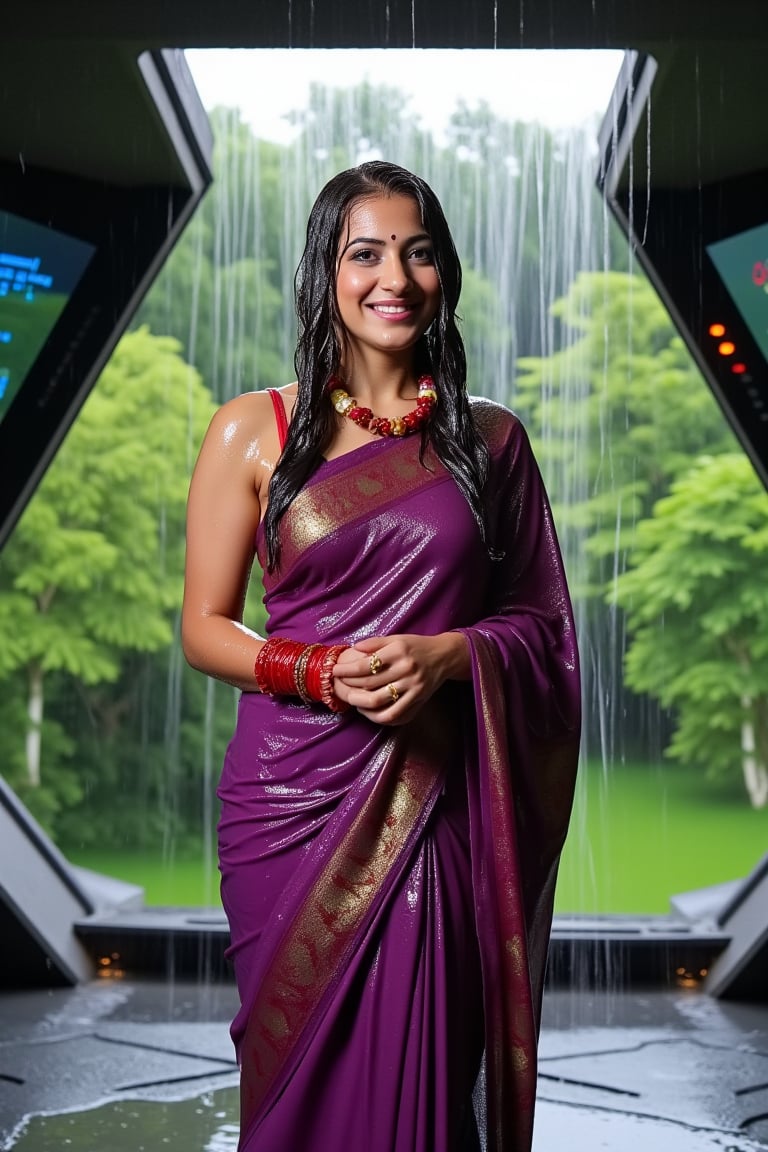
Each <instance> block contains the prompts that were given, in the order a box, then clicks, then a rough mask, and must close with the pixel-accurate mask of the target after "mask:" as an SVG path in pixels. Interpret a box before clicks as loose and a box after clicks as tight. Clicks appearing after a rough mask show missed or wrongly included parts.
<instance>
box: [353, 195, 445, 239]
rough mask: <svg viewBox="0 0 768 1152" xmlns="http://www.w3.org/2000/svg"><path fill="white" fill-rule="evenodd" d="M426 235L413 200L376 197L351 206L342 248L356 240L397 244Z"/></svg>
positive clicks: (400, 197) (408, 198)
mask: <svg viewBox="0 0 768 1152" xmlns="http://www.w3.org/2000/svg"><path fill="white" fill-rule="evenodd" d="M424 235H426V232H425V228H424V224H423V223H422V220H421V213H420V211H419V206H418V204H417V203H416V201H415V200H412V199H411V198H410V196H374V197H371V198H370V199H366V200H358V201H357V203H356V204H353V205H352V207H351V209H350V212H349V216H348V219H347V226H346V228H345V229H344V232H343V234H342V237H341V247H342V248H345V247H346V246H347V245H348V244H349V243H353V242H354V240H355V239H356V238H357V237H362V238H366V239H378V240H379V241H381V242H382V243H385V242H387V241H391V243H393V244H395V243H397V242H398V241H400V242H402V243H404V242H406V241H407V239H408V238H409V237H413V236H424Z"/></svg>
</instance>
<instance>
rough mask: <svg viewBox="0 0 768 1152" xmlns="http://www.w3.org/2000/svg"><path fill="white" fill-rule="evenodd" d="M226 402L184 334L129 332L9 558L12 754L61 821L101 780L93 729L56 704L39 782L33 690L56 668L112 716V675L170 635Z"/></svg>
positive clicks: (5, 669)
mask: <svg viewBox="0 0 768 1152" xmlns="http://www.w3.org/2000/svg"><path fill="white" fill-rule="evenodd" d="M212 411H213V405H212V403H211V400H210V397H209V395H208V393H207V392H206V390H205V389H204V388H203V387H202V385H201V383H200V380H199V378H198V376H197V374H196V373H195V372H194V371H193V370H192V369H190V368H189V366H188V365H186V364H184V362H183V361H182V360H181V358H180V357H179V355H178V345H177V344H176V342H175V341H174V340H172V339H169V338H168V337H156V336H151V335H150V334H149V333H148V332H147V331H146V330H141V331H138V332H135V333H132V334H130V335H128V336H126V337H125V338H124V339H123V340H122V341H121V343H120V345H119V346H118V348H117V350H116V351H115V353H114V355H113V357H112V359H111V360H110V362H109V364H108V365H107V367H106V368H105V370H104V372H103V374H102V376H101V378H100V380H99V381H98V383H97V385H96V387H95V389H94V391H93V393H92V394H91V396H90V397H89V399H88V401H87V402H86V404H85V406H84V408H83V410H82V413H81V414H80V416H79V418H78V420H77V421H76V422H75V424H74V425H73V427H72V429H71V431H70V433H69V435H68V437H67V439H66V441H65V443H64V445H63V446H62V448H61V449H60V451H59V454H58V455H57V457H56V459H55V461H54V462H53V464H52V465H51V467H50V469H49V471H48V473H47V475H46V476H45V477H44V479H43V481H42V483H41V485H40V488H39V490H38V492H37V494H36V496H35V499H34V500H33V501H32V502H31V503H30V505H29V507H28V508H27V510H26V512H25V514H24V516H23V517H22V519H21V520H20V522H19V524H18V526H17V528H16V530H15V532H14V535H13V537H12V539H11V541H10V542H9V544H8V545H7V546H6V548H5V549H4V551H3V553H2V556H1V557H0V592H1V593H2V595H0V678H2V679H3V680H4V681H7V682H12V684H13V688H12V690H11V692H10V694H9V699H10V700H11V701H12V704H13V709H14V723H12V724H11V725H10V726H9V727H5V726H3V728H2V733H1V734H0V748H1V749H2V762H3V765H4V768H5V771H6V773H7V774H8V776H9V779H10V782H11V783H12V784H13V785H14V786H15V787H18V788H21V789H22V790H23V791H24V792H25V795H26V796H27V798H28V799H29V800H30V806H31V807H32V808H33V810H34V811H35V813H36V815H38V817H39V818H40V819H41V820H43V822H44V823H47V824H48V825H49V826H51V824H52V823H53V822H55V821H54V817H56V816H57V814H58V813H60V812H62V811H63V810H65V809H66V808H67V807H70V808H71V807H73V806H74V805H75V804H77V803H78V802H79V801H80V799H81V797H82V795H83V793H84V792H85V791H87V783H84V782H83V776H82V772H81V765H80V764H78V768H77V770H75V769H74V768H73V767H69V768H68V767H67V764H66V762H67V761H68V760H70V761H71V760H73V758H74V753H75V749H77V754H78V758H80V757H81V756H82V751H83V749H82V741H81V740H80V739H77V740H76V739H75V736H74V732H77V728H75V729H74V730H73V729H72V728H71V727H70V725H69V724H68V723H65V722H63V721H64V718H63V717H61V718H60V716H59V715H57V711H56V707H54V708H53V709H52V711H51V715H50V719H48V718H45V719H44V720H43V728H42V732H41V736H42V741H43V745H42V746H43V764H42V772H41V775H42V780H43V783H42V785H41V786H40V787H37V785H36V780H35V777H36V774H37V765H35V764H33V763H31V762H30V760H29V755H30V754H27V755H24V753H23V752H22V749H24V748H25V742H26V736H27V732H28V731H29V729H30V726H32V725H34V724H35V723H36V722H35V721H33V720H30V719H28V718H27V717H25V718H24V722H23V723H22V722H21V711H20V702H21V700H22V699H23V698H24V695H25V694H26V693H28V692H31V691H32V687H31V686H32V683H33V681H34V682H35V683H37V682H38V680H39V678H40V677H41V675H44V680H43V681H42V683H45V684H51V685H52V686H53V692H52V700H51V701H49V704H50V703H53V704H56V702H57V701H58V702H59V703H61V701H62V700H63V699H66V691H65V685H66V683H67V682H71V683H72V684H73V685H76V686H77V693H78V695H79V697H80V698H81V699H82V702H83V704H84V706H85V707H86V708H87V709H88V710H89V711H90V713H91V715H92V716H94V717H95V716H98V715H100V714H101V715H102V717H103V711H102V709H101V708H100V706H99V699H100V694H101V695H103V685H104V684H105V683H110V682H117V681H119V679H120V678H121V676H122V675H124V672H125V661H126V658H127V654H129V653H133V652H145V653H152V652H158V651H167V650H168V648H169V647H170V645H171V643H172V641H173V637H174V628H175V624H174V621H175V617H176V616H177V614H178V609H179V605H180V602H181V589H182V572H183V523H184V509H185V504H186V493H187V486H188V477H189V474H190V471H191V467H192V462H193V458H194V453H195V451H196V449H197V446H198V444H199V442H200V440H201V438H202V435H203V432H204V430H205V427H206V425H207V422H208V420H209V419H210V416H211V414H212ZM28 685H29V687H28ZM97 689H98V691H97ZM57 694H58V695H57ZM112 707H114V702H113V703H112ZM29 709H30V711H29V715H32V716H33V715H34V708H33V705H32V704H31V703H30V705H29ZM65 732H67V733H69V735H67V736H65V735H64V733H65ZM122 739H124V736H123V737H122Z"/></svg>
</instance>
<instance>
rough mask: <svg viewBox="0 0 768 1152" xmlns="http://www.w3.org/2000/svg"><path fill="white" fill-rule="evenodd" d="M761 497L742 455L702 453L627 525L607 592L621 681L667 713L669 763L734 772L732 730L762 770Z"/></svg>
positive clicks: (765, 614) (767, 748)
mask: <svg viewBox="0 0 768 1152" xmlns="http://www.w3.org/2000/svg"><path fill="white" fill-rule="evenodd" d="M766 558H768V494H766V492H765V491H764V490H763V488H762V486H761V485H760V483H759V481H758V479H757V477H756V476H755V473H754V471H753V469H752V466H751V464H750V463H749V461H748V460H747V459H746V457H744V456H743V455H740V454H739V455H737V454H733V453H728V454H725V455H722V456H718V457H703V458H701V459H700V460H698V461H697V462H696V463H695V465H694V466H693V467H692V468H691V469H690V470H689V471H688V472H687V473H686V474H685V475H683V476H682V477H680V479H678V480H677V481H675V483H673V484H672V487H671V490H670V494H669V495H668V496H666V497H664V498H663V499H661V500H659V501H658V503H657V504H656V506H655V507H654V509H653V516H652V517H651V518H649V519H646V520H644V521H643V522H642V523H641V524H639V525H638V527H637V532H636V540H635V549H634V553H633V557H632V569H631V571H629V572H627V573H625V574H624V575H622V576H620V577H619V579H618V581H617V584H616V592H615V594H616V597H617V599H618V602H619V603H620V604H621V605H622V606H623V607H624V608H625V609H626V611H627V615H628V620H629V625H630V628H631V630H632V633H633V641H632V645H631V647H630V649H629V652H628V654H627V680H628V683H629V684H630V686H631V687H633V688H634V689H635V690H637V691H640V692H648V693H650V694H651V695H653V696H656V697H657V698H658V699H659V700H660V701H661V703H662V704H663V705H664V706H666V707H674V708H675V710H676V714H677V718H678V720H677V727H676V730H675V733H674V736H673V739H672V742H671V745H670V748H669V752H670V755H672V756H674V757H675V758H677V759H678V760H681V761H683V762H684V763H699V764H703V765H705V766H706V767H707V770H708V772H709V773H710V774H733V773H734V770H735V771H739V772H740V770H741V764H742V747H741V740H742V725H743V724H744V723H747V724H749V725H751V728H752V730H753V732H754V743H755V753H756V758H757V760H758V762H759V763H761V764H762V765H764V766H765V765H768V633H767V632H766V629H765V620H766V618H768V582H766V580H765V578H764V570H765V563H766Z"/></svg>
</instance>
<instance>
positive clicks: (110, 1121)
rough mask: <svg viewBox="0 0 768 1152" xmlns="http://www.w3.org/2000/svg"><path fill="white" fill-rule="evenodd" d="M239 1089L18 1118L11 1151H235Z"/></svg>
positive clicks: (131, 1101) (7, 1146)
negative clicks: (18, 1125)
mask: <svg viewBox="0 0 768 1152" xmlns="http://www.w3.org/2000/svg"><path fill="white" fill-rule="evenodd" d="M237 1115H238V1091H237V1088H224V1089H222V1090H220V1091H218V1092H206V1093H205V1094H204V1095H203V1096H199V1097H196V1098H195V1099H193V1100H176V1101H172V1102H171V1101H165V1102H163V1103H156V1102H154V1101H145V1100H126V1101H120V1102H119V1103H109V1104H103V1105H101V1107H98V1108H92V1109H90V1110H89V1111H87V1112H74V1113H66V1114H64V1115H63V1116H38V1117H35V1118H33V1119H29V1120H27V1121H25V1122H24V1123H23V1125H22V1126H21V1128H20V1129H19V1130H17V1132H16V1134H15V1136H14V1139H13V1141H12V1143H7V1144H5V1145H3V1147H4V1148H13V1149H14V1152H107V1150H108V1152H158V1150H159V1149H162V1150H163V1152H192V1150H194V1152H236V1149H237V1136H238V1125H237Z"/></svg>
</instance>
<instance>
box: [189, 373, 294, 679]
mask: <svg viewBox="0 0 768 1152" xmlns="http://www.w3.org/2000/svg"><path fill="white" fill-rule="evenodd" d="M278 452H279V445H278V442H277V434H276V431H275V428H274V418H273V416H272V405H271V402H270V399H269V397H268V396H267V395H265V394H264V393H258V392H252V393H247V394H246V395H243V396H238V397H236V398H235V399H234V400H231V401H229V403H227V404H225V405H224V406H223V407H222V408H220V409H219V411H218V412H217V413H216V415H215V416H214V418H213V420H212V421H211V425H210V427H209V429H208V432H207V433H206V436H205V440H204V441H203V446H202V448H201V450H200V455H199V457H198V460H197V464H196V465H195V470H194V473H193V475H192V483H191V485H190V491H189V502H188V505H187V554H186V567H185V576H184V603H183V610H182V622H181V640H182V647H183V649H184V655H185V656H186V658H187V660H188V661H189V663H190V664H191V665H192V666H193V667H194V668H198V669H199V670H200V671H201V672H205V673H207V674H208V675H209V676H215V677H216V678H217V679H219V680H224V681H226V682H228V683H229V684H234V685H235V686H236V687H238V688H242V689H244V690H246V691H253V690H255V688H256V682H255V680H254V675H253V665H254V663H255V660H256V657H257V655H258V652H259V649H260V648H261V645H262V643H263V640H262V639H261V638H260V637H259V636H257V635H256V633H255V632H252V631H251V630H250V629H248V628H246V627H245V626H244V625H243V622H242V620H243V607H244V604H245V594H246V589H247V586H248V578H249V576H250V571H251V565H252V563H253V557H254V549H255V539H256V529H257V528H258V526H259V520H260V518H261V514H262V507H265V506H266V494H267V488H268V484H269V479H270V477H271V475H272V471H273V469H274V465H275V462H276V458H277V454H278Z"/></svg>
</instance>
